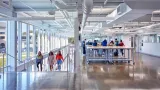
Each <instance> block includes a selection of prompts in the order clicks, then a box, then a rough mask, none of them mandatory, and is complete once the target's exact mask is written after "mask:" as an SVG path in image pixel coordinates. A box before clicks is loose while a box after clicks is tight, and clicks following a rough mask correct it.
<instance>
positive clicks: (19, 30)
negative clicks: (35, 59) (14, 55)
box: [18, 22, 22, 61]
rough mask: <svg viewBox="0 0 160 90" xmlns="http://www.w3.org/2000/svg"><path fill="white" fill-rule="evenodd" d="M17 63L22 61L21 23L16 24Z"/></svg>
mask: <svg viewBox="0 0 160 90" xmlns="http://www.w3.org/2000/svg"><path fill="white" fill-rule="evenodd" d="M18 61H22V23H21V22H18Z"/></svg>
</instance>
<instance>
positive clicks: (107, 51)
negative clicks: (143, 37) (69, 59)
mask: <svg viewBox="0 0 160 90" xmlns="http://www.w3.org/2000/svg"><path fill="white" fill-rule="evenodd" d="M120 49H123V51H124V56H120V55H118V56H117V57H115V56H114V55H113V52H114V51H115V50H118V52H119V50H120ZM99 51H102V55H100V56H99V55H98V54H97V55H96V52H97V53H98V52H99ZM126 51H128V52H127V53H126ZM91 61H94V62H96V61H104V62H108V61H112V62H117V61H121V62H126V61H127V62H128V63H130V61H133V64H134V47H128V46H89V45H88V46H86V62H87V63H89V62H91Z"/></svg>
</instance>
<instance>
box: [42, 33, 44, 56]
mask: <svg viewBox="0 0 160 90" xmlns="http://www.w3.org/2000/svg"><path fill="white" fill-rule="evenodd" d="M44 40H45V35H44V31H42V52H43V53H44V52H45V51H44V46H45V45H44V43H45V42H44Z"/></svg>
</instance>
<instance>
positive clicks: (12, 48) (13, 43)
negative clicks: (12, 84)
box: [6, 21, 17, 72]
mask: <svg viewBox="0 0 160 90" xmlns="http://www.w3.org/2000/svg"><path fill="white" fill-rule="evenodd" d="M6 49H7V50H6V51H7V65H9V66H10V68H9V69H8V71H15V72H17V22H16V21H7V48H6Z"/></svg>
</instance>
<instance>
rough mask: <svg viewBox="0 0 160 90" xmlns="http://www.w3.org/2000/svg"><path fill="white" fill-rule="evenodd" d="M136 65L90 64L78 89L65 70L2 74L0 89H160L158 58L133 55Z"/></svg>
mask: <svg viewBox="0 0 160 90" xmlns="http://www.w3.org/2000/svg"><path fill="white" fill-rule="evenodd" d="M135 59H136V60H135V62H136V64H135V65H134V66H133V65H128V64H115V65H109V64H102V63H91V64H89V65H87V66H84V67H83V68H82V72H81V73H80V75H79V76H80V77H77V78H80V79H78V80H80V82H81V83H78V84H79V85H80V88H81V89H76V88H75V85H76V84H77V83H76V81H75V80H76V79H75V78H73V76H74V75H73V74H67V72H28V73H27V72H19V73H14V72H13V73H11V72H10V73H5V74H4V75H3V74H2V73H1V77H0V90H160V58H158V57H153V56H148V55H144V54H136V56H135Z"/></svg>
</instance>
